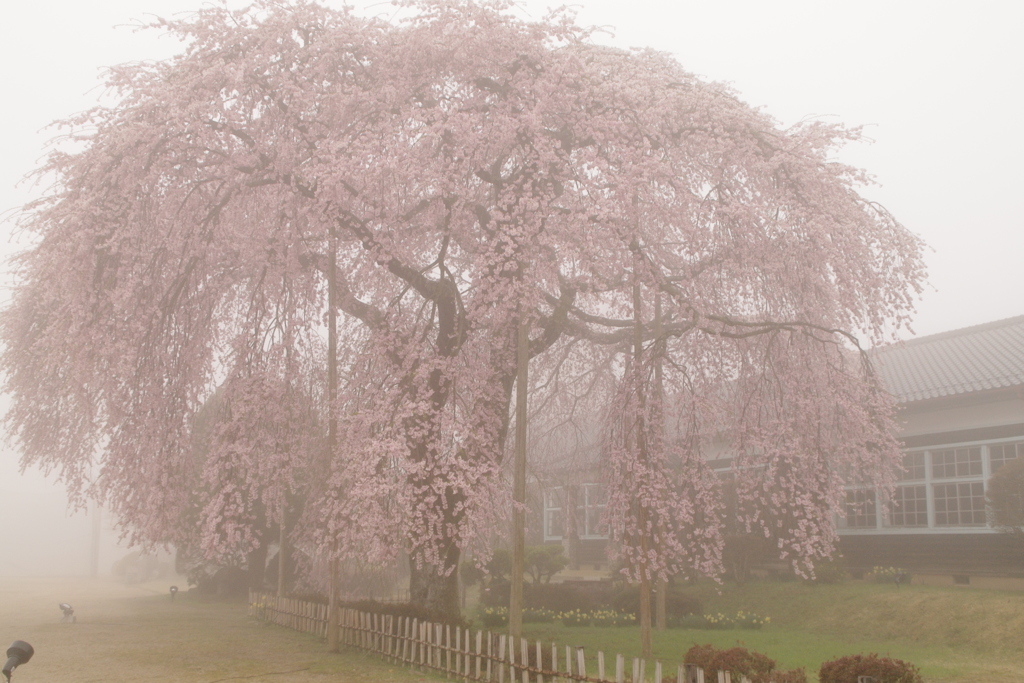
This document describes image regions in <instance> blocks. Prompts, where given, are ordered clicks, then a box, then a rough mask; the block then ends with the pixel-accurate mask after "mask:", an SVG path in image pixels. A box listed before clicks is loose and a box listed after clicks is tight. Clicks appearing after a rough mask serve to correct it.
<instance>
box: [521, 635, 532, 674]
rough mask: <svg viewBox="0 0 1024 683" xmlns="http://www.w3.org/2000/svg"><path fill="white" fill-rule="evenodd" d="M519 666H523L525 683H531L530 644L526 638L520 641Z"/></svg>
mask: <svg viewBox="0 0 1024 683" xmlns="http://www.w3.org/2000/svg"><path fill="white" fill-rule="evenodd" d="M519 664H520V665H521V666H522V671H523V683H530V670H529V668H528V667H529V666H530V643H529V641H528V640H526V638H520V639H519Z"/></svg>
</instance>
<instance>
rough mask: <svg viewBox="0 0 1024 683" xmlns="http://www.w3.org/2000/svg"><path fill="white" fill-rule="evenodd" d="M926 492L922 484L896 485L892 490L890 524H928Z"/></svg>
mask: <svg viewBox="0 0 1024 683" xmlns="http://www.w3.org/2000/svg"><path fill="white" fill-rule="evenodd" d="M922 467H923V465H922ZM926 494H927V491H926V489H925V487H924V486H897V487H896V490H895V491H894V492H893V496H892V504H891V508H890V518H891V519H892V525H893V526H928V500H927V495H926Z"/></svg>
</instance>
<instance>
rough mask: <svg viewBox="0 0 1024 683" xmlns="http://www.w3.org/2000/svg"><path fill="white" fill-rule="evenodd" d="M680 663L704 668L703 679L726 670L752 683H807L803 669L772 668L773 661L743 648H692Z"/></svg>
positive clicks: (709, 646) (698, 646)
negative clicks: (744, 677)
mask: <svg viewBox="0 0 1024 683" xmlns="http://www.w3.org/2000/svg"><path fill="white" fill-rule="evenodd" d="M683 661H684V662H686V663H687V664H695V665H696V666H699V667H700V668H702V669H704V675H705V677H706V678H705V680H715V678H716V677H717V675H718V672H719V671H729V672H730V673H732V676H733V679H734V680H736V679H738V677H739V676H746V677H747V678H749V679H750V680H751V682H752V683H807V675H806V674H805V673H804V670H803V669H792V670H789V671H787V670H783V669H776V668H775V667H776V663H775V660H774V659H771V658H769V657H767V656H765V655H763V654H761V653H760V652H751V651H750V650H748V649H747V648H745V647H733V648H729V649H728V650H719V649H717V648H716V647H715V646H714V645H694V646H693V647H691V648H690V649H689V650H687V651H686V654H685V655H684V656H683Z"/></svg>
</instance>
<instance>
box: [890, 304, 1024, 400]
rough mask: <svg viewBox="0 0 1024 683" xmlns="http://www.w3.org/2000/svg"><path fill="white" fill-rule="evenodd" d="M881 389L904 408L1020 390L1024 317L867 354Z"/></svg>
mask: <svg viewBox="0 0 1024 683" xmlns="http://www.w3.org/2000/svg"><path fill="white" fill-rule="evenodd" d="M871 356H872V360H873V362H874V364H875V368H876V370H877V371H878V374H879V376H880V378H881V380H882V383H883V385H885V387H886V388H887V389H888V390H889V391H890V392H892V394H893V395H894V396H895V397H896V399H897V400H898V401H899V402H900V403H903V404H907V403H914V402H917V401H927V400H931V399H937V398H943V397H952V396H960V395H965V394H970V393H975V392H982V391H991V390H997V389H1006V388H1011V387H1021V386H1024V315H1021V316H1017V317H1014V318H1006V319H1005V320H996V321H993V322H990V323H985V324H983V325H975V326H973V327H965V328H962V329H959V330H950V331H948V332H941V333H939V334H933V335H929V336H927V337H918V338H916V339H911V340H908V341H905V342H899V343H896V344H889V345H886V346H882V347H878V348H876V349H873V350H872V351H871Z"/></svg>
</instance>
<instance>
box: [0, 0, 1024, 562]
mask: <svg viewBox="0 0 1024 683" xmlns="http://www.w3.org/2000/svg"><path fill="white" fill-rule="evenodd" d="M200 4H201V3H200V2H199V1H198V0H133V1H130V2H129V1H126V0H106V1H104V2H102V3H100V2H94V1H81V0H79V1H77V2H74V1H70V0H51V1H50V2H46V3H34V4H33V3H18V4H17V5H15V6H7V7H6V8H5V9H4V10H3V11H2V12H0V60H2V64H3V65H4V66H3V69H2V70H0V98H2V103H3V106H0V131H2V132H3V134H2V135H0V219H2V222H0V233H2V235H3V239H2V240H0V256H3V257H4V258H5V259H6V257H8V256H10V255H11V254H12V253H15V252H16V251H17V249H18V245H17V236H16V231H15V229H14V227H15V226H14V219H15V211H16V210H17V208H18V207H20V206H21V205H23V204H24V203H25V202H26V201H28V200H29V199H31V198H32V197H35V196H38V194H39V192H40V190H41V188H38V187H34V186H32V185H30V184H28V183H21V184H20V185H18V183H19V181H20V180H21V179H22V178H23V176H24V175H25V174H26V173H28V172H30V171H31V170H32V169H34V168H35V167H36V166H38V165H39V163H40V162H41V160H42V158H43V156H44V154H45V145H46V142H47V140H49V139H51V138H53V137H54V136H55V135H57V134H58V133H59V131H57V130H55V129H52V128H50V129H47V128H46V126H47V125H48V124H49V123H50V122H51V121H53V120H56V119H60V118H64V117H67V116H69V115H71V114H73V113H75V112H78V111H81V110H83V109H86V108H89V107H91V106H94V105H95V104H97V102H99V101H101V98H102V97H103V95H104V93H103V89H102V87H101V77H102V67H104V66H108V65H114V64H119V63H123V62H126V61H136V60H145V59H164V58H166V57H168V56H170V55H172V54H173V53H175V52H176V51H177V50H178V47H179V45H178V44H177V43H176V42H175V41H172V40H170V39H168V38H161V37H160V35H159V34H158V33H157V32H154V31H144V32H138V31H133V30H132V28H131V26H130V24H132V23H133V22H134V23H137V21H138V20H145V19H147V18H148V19H152V18H153V16H166V17H170V16H174V15H176V14H178V13H180V12H183V11H190V10H194V9H196V8H197V7H199V6H200ZM227 4H228V5H229V6H230V7H240V6H244V4H245V3H240V2H237V1H235V0H231V1H230V2H228V3H227ZM325 4H328V5H331V6H335V7H338V6H341V4H342V3H340V2H335V1H331V2H325ZM354 4H355V6H356V7H357V11H358V13H360V14H373V15H382V16H385V17H391V16H394V15H395V13H396V12H397V11H398V10H397V9H396V8H395V7H393V6H392V5H391V4H390V3H380V2H375V3H370V2H357V3H354ZM516 4H517V7H518V11H519V12H520V14H521V16H524V17H527V18H540V17H541V16H543V14H544V11H545V8H546V7H547V6H548V4H549V3H546V2H541V1H539V0H528V1H524V2H518V3H516ZM576 8H577V9H578V11H579V16H578V21H579V23H580V24H582V25H597V26H603V27H607V31H605V32H600V33H598V34H597V35H596V36H595V39H596V40H597V41H598V42H601V43H606V44H612V45H616V46H620V47H630V46H638V47H640V46H648V47H652V48H655V49H658V50H662V51H666V52H670V53H672V54H674V55H675V57H676V58H677V59H678V60H679V62H680V63H681V64H682V65H683V66H684V68H686V69H687V70H689V71H691V72H694V73H696V74H697V75H699V76H701V77H703V78H705V79H707V80H713V81H720V82H726V83H730V84H731V85H732V86H733V88H734V89H735V90H736V91H737V93H738V94H739V96H740V98H741V99H742V100H744V101H745V102H747V103H749V104H751V105H754V106H760V107H763V108H764V109H765V110H766V111H767V112H768V113H769V114H771V115H772V116H774V117H775V118H776V119H778V120H779V121H780V122H781V123H782V124H783V125H791V124H793V123H796V122H798V121H800V120H801V119H804V118H808V117H811V118H823V119H825V120H828V121H837V122H842V123H844V124H846V125H848V126H858V125H863V126H864V127H865V134H866V136H867V137H868V138H871V139H872V140H873V141H874V142H873V144H866V143H862V144H857V145H851V146H848V147H847V148H846V149H845V150H844V151H843V153H842V154H841V157H840V158H841V159H842V160H843V161H846V162H848V163H851V164H853V165H855V166H859V167H862V168H866V169H867V170H868V171H870V172H871V173H872V174H874V176H875V178H876V179H877V182H878V183H879V184H880V185H879V186H877V187H871V188H867V189H865V190H864V191H863V194H864V195H865V196H866V197H868V198H870V199H874V200H877V201H879V202H880V203H882V204H883V205H885V206H886V208H888V209H889V210H890V211H891V212H892V213H893V214H894V215H895V216H896V217H897V218H898V219H899V220H900V221H901V222H903V223H904V225H906V226H907V227H908V228H909V229H910V230H911V231H913V232H914V233H916V234H918V235H920V236H922V237H923V238H924V240H925V241H926V242H927V243H928V244H929V245H930V247H931V248H932V249H933V251H932V252H930V253H928V254H927V255H926V261H927V263H928V266H929V285H928V288H927V289H926V291H925V292H924V295H923V298H922V299H921V301H920V302H919V305H918V313H917V315H916V317H915V322H914V325H913V329H914V332H916V333H917V334H933V333H936V332H941V331H944V330H949V329H955V328H959V327H964V326H968V325H975V324H979V323H984V322H988V321H991V320H997V319H1000V318H1006V317H1010V316H1014V315H1020V314H1022V313H1024V296H1022V294H1021V292H1022V291H1024V285H1022V280H1024V278H1022V276H1021V273H1022V270H1024V265H1022V254H1024V191H1022V190H1021V188H1022V187H1024V166H1022V164H1021V161H1022V159H1024V126H1021V125H1020V118H1021V113H1022V111H1024V94H1022V88H1021V84H1022V83H1024V40H1021V38H1020V36H1021V35H1022V32H1024V3H1015V2H1006V1H1001V2H999V1H989V2H975V3H971V4H970V5H968V4H967V3H962V2H934V1H931V2H926V1H917V0H914V1H910V0H903V1H901V2H898V3H897V2H891V0H870V1H865V0H861V1H860V2H857V3H824V2H820V0H805V1H794V0H785V1H781V0H780V1H776V0H769V1H767V2H766V1H764V0H760V1H756V0H750V1H744V2H737V1H730V0H720V1H718V2H687V1H686V0H633V2H628V3H623V2H619V1H616V0H585V2H583V3H582V4H579V5H576ZM2 273H3V275H2V278H3V279H2V282H3V285H4V286H3V289H2V290H0V304H2V302H3V301H5V300H6V297H7V292H8V287H9V286H10V283H11V277H10V275H9V273H8V271H7V269H6V267H5V268H4V270H3V271H2ZM907 336H909V335H908V334H906V333H904V334H903V337H907ZM4 406H5V402H3V401H0V410H2V409H3V408H4ZM18 472H19V466H18V454H16V453H14V452H12V451H11V449H10V448H8V447H6V446H5V447H4V449H3V451H2V452H0V529H3V531H4V537H3V539H4V552H3V555H2V557H3V559H2V561H0V575H7V576H10V575H25V574H37V575H38V574H44V575H87V574H89V572H90V571H91V567H92V563H93V558H92V547H93V522H92V520H91V519H90V516H89V515H88V514H86V513H78V514H71V513H69V512H68V511H67V510H66V498H65V495H64V489H63V487H62V486H61V485H59V484H57V483H55V482H54V480H53V477H51V478H49V479H47V478H45V477H44V476H43V475H42V474H41V473H39V472H37V471H34V470H29V471H28V472H27V473H26V474H25V475H20V474H19V473H18ZM101 519H102V525H101V533H100V544H99V549H100V552H99V558H98V559H99V561H98V569H99V573H100V574H101V575H104V574H109V572H110V567H111V565H112V564H113V562H114V560H116V559H117V558H119V557H121V556H122V555H123V554H125V552H126V550H125V549H123V548H118V547H117V545H116V539H117V533H116V532H115V531H113V530H111V528H110V524H111V521H112V520H111V519H110V518H109V515H104V516H103V517H102V518H101Z"/></svg>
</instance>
